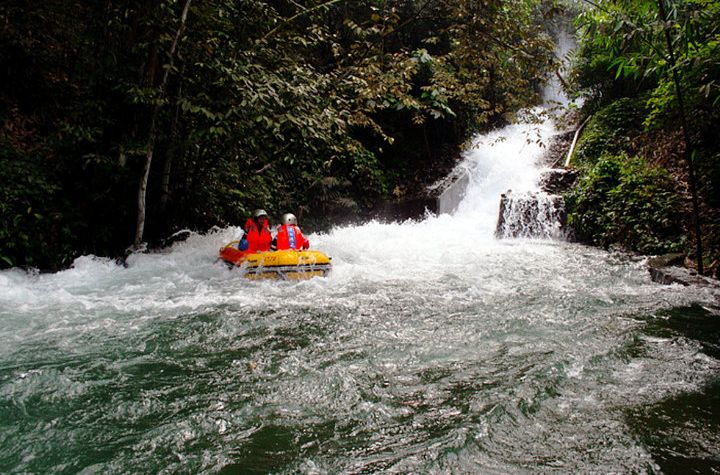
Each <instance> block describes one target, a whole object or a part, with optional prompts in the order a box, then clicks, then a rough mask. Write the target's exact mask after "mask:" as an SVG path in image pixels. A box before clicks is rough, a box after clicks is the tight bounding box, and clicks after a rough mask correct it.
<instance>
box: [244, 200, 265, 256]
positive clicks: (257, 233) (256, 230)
mask: <svg viewBox="0 0 720 475" xmlns="http://www.w3.org/2000/svg"><path fill="white" fill-rule="evenodd" d="M244 229H245V234H243V237H242V239H240V244H238V249H240V250H241V251H247V252H263V251H269V250H270V242H271V241H272V235H271V234H270V223H269V222H268V214H267V213H266V212H265V210H264V209H256V210H255V211H253V215H252V218H248V220H247V222H246V223H245V228H244Z"/></svg>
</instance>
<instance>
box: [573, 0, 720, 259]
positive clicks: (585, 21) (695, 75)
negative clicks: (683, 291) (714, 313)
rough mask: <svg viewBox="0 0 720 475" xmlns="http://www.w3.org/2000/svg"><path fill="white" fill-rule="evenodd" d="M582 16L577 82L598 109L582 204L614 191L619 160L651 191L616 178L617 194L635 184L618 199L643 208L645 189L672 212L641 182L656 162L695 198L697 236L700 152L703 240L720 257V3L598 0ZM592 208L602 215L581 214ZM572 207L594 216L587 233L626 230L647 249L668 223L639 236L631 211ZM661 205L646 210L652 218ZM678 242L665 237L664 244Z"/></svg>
mask: <svg viewBox="0 0 720 475" xmlns="http://www.w3.org/2000/svg"><path fill="white" fill-rule="evenodd" d="M578 25H579V32H580V49H579V52H578V55H577V62H576V67H575V69H574V84H575V86H576V87H577V90H578V91H581V92H584V93H585V94H586V95H587V97H588V100H587V102H586V104H585V107H584V109H585V112H586V113H587V114H595V115H594V116H593V118H592V120H591V121H590V123H589V125H588V129H587V137H586V138H584V139H583V140H582V142H581V143H580V144H579V147H578V151H577V153H576V155H575V157H576V158H577V162H576V163H577V164H578V165H579V166H581V167H585V169H586V171H587V173H588V176H587V177H586V180H585V181H583V185H582V187H581V188H582V189H581V190H580V191H578V193H579V195H584V196H585V198H583V199H579V200H576V201H575V203H577V204H578V205H581V204H582V203H586V205H587V203H590V201H592V200H590V198H588V197H589V196H595V195H596V194H597V195H606V194H607V193H609V191H610V189H607V188H606V184H605V180H603V179H600V176H604V175H605V174H606V173H609V172H608V168H607V167H608V166H609V163H615V164H616V166H619V167H620V169H622V170H625V172H623V173H634V174H635V175H637V178H638V179H639V180H640V182H639V183H638V184H637V186H638V187H640V189H644V190H645V191H643V192H642V193H636V192H635V190H634V189H632V188H631V187H630V186H625V187H621V189H616V188H614V187H615V186H616V185H615V184H614V185H613V188H612V190H614V191H613V193H620V192H622V191H623V190H625V192H626V193H627V195H626V196H625V198H624V199H619V200H618V202H620V203H621V202H623V201H626V202H628V203H629V204H628V210H630V209H637V204H631V202H632V200H635V199H640V198H641V197H643V196H644V197H645V198H644V199H646V200H647V207H648V208H647V209H649V207H650V206H651V205H654V206H655V208H656V209H657V210H658V211H660V210H663V209H666V208H668V213H669V214H672V213H670V212H669V208H674V205H673V206H670V203H669V201H667V200H666V199H665V198H664V196H666V195H664V194H663V193H660V191H661V190H660V188H658V189H656V190H654V191H653V192H652V193H651V192H649V191H648V190H647V189H646V188H644V187H643V186H642V185H641V183H642V182H643V180H644V179H643V178H642V177H650V176H653V175H654V174H655V173H656V171H655V167H656V166H661V167H663V168H665V169H667V170H669V171H670V172H671V174H672V178H673V180H667V179H664V178H659V177H658V178H657V179H658V183H657V187H663V189H664V191H665V192H666V193H667V196H670V195H671V194H675V193H678V192H680V196H682V197H683V199H684V200H686V202H687V204H685V205H684V206H683V207H682V208H683V209H684V210H685V212H684V214H683V216H682V219H680V220H679V221H678V224H681V225H682V227H683V228H684V229H685V232H686V235H688V236H690V237H691V240H695V239H696V236H695V232H694V228H693V226H691V223H692V222H693V219H692V216H691V214H690V210H691V209H692V207H691V206H690V204H689V203H690V198H689V197H690V194H688V195H685V193H686V191H685V190H687V189H688V187H689V188H690V189H692V187H693V183H692V180H689V178H688V170H689V164H688V163H690V160H691V159H692V162H691V163H692V165H693V168H694V169H695V170H696V175H697V186H696V188H697V190H698V196H699V212H700V216H701V222H703V232H702V235H701V239H702V241H703V243H704V248H705V252H706V255H705V258H706V259H707V260H708V261H712V260H713V259H715V258H717V257H718V256H720V240H719V239H718V237H719V232H718V231H720V227H719V226H718V223H720V213H718V205H719V204H720V203H719V202H718V196H720V193H719V192H720V181H718V178H720V172H719V170H720V161H718V158H719V157H720V154H718V151H719V150H720V135H718V134H717V130H718V127H720V50H719V46H720V2H719V1H717V0H642V1H636V0H632V1H631V0H613V1H602V2H598V3H594V2H593V3H592V7H589V8H587V9H586V10H585V11H584V12H583V13H582V14H581V15H580V16H579V18H578ZM683 125H685V127H683ZM684 131H687V135H685V134H684ZM623 153H627V155H628V156H635V155H637V156H639V157H640V159H642V160H643V161H644V163H645V170H644V171H643V169H642V166H641V165H642V163H643V162H641V161H638V160H639V159H632V160H626V159H622V158H620V157H622V156H623V155H622V154H623ZM683 157H686V158H685V159H683ZM608 160H611V162H608ZM631 182H632V181H631ZM593 187H596V189H594V190H593ZM588 200H590V201H588ZM586 205H585V206H586ZM641 208H642V206H641ZM609 211H612V210H610V209H609ZM584 212H588V213H590V214H592V215H593V216H589V217H587V219H586V218H584V217H583V216H581V214H582V213H584ZM572 213H574V216H573V217H571V220H574V222H575V223H585V224H579V226H580V228H581V229H579V234H580V235H582V236H584V237H585V238H586V239H589V240H591V241H594V242H603V243H607V242H608V239H610V238H616V239H620V240H623V239H626V242H625V244H628V245H630V246H632V247H634V248H635V249H637V250H641V251H643V252H650V251H649V249H652V248H653V245H648V244H647V243H652V242H653V241H655V240H656V236H655V235H656V234H658V233H660V234H663V233H662V230H663V229H666V228H664V226H663V224H662V222H661V221H658V225H657V229H652V230H650V229H648V230H647V236H646V238H643V239H638V238H636V237H633V236H630V235H629V234H628V233H627V232H626V231H627V230H628V229H640V228H642V226H641V227H640V228H638V226H637V223H636V222H635V221H634V218H633V216H632V215H631V213H617V212H615V213H614V214H613V215H612V216H611V217H610V218H608V219H605V220H601V219H600V218H599V217H598V216H594V211H592V210H590V209H587V210H585V209H583V208H578V209H575V210H571V214H572ZM651 214H652V213H650V214H646V216H647V217H648V218H650V216H651ZM662 214H663V215H665V214H667V213H664V212H663V213H662ZM622 216H624V217H625V218H621V217H622ZM658 218H659V217H658ZM623 219H625V220H626V221H623ZM612 223H615V224H612ZM612 226H615V228H616V229H615V230H614V231H612V230H611V229H610V227H612ZM667 237H668V239H669V242H672V243H676V242H678V241H677V240H676V239H675V237H674V236H672V233H670V234H668V235H667ZM660 240H661V241H662V239H660ZM689 242H690V241H688V243H689ZM673 246H674V244H673V245H662V246H658V247H657V249H656V251H659V250H661V249H664V248H668V247H673ZM686 251H688V252H689V251H690V250H689V248H688V249H686Z"/></svg>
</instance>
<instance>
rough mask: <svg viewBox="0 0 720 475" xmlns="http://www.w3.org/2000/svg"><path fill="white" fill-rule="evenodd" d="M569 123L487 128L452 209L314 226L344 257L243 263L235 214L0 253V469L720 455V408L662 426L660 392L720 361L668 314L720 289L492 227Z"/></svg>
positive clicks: (229, 468)
mask: <svg viewBox="0 0 720 475" xmlns="http://www.w3.org/2000/svg"><path fill="white" fill-rule="evenodd" d="M553 131H554V128H553V125H552V124H551V123H550V122H546V123H542V124H539V125H530V124H517V125H512V126H509V127H507V128H505V129H502V130H498V131H496V132H494V133H492V134H489V135H488V136H484V137H479V138H478V139H477V140H476V142H475V144H474V146H473V147H472V148H471V149H470V150H468V152H467V154H466V156H465V159H464V161H463V163H462V164H461V165H460V166H461V167H464V169H465V170H467V173H468V174H469V177H470V180H469V186H468V189H467V190H466V193H465V198H464V199H463V201H462V202H461V203H459V206H458V208H457V211H456V212H455V213H454V214H452V215H449V214H443V215H440V216H430V215H429V216H427V217H426V218H424V219H421V220H417V221H408V222H404V223H390V224H387V223H379V222H370V223H366V224H362V225H358V226H348V227H338V228H334V229H332V230H331V231H330V232H328V233H327V234H314V235H313V234H311V235H310V236H309V238H310V241H311V243H312V248H314V249H319V250H323V251H325V252H327V253H328V254H329V255H331V256H332V257H333V266H334V267H333V271H332V273H331V275H330V276H329V277H328V278H316V279H313V280H310V281H306V282H252V281H247V280H245V279H243V278H241V275H240V273H239V272H238V270H229V269H227V268H226V267H225V266H224V265H222V264H220V263H217V262H215V257H216V256H217V252H218V249H219V248H220V247H221V246H222V245H223V244H225V243H226V242H228V241H230V240H232V239H234V238H236V237H237V236H238V234H239V232H240V229H239V228H227V229H219V230H214V231H212V232H209V233H207V234H205V235H198V234H196V235H192V236H191V237H190V238H189V239H188V240H187V241H186V242H183V243H178V244H176V245H174V246H173V247H172V248H170V249H167V250H166V251H163V252H158V253H152V254H138V255H134V256H132V257H131V258H130V260H129V262H128V264H129V265H128V267H127V268H123V267H120V266H117V265H116V264H115V263H114V262H113V261H111V260H108V259H102V258H95V257H92V256H86V257H82V258H80V259H78V260H77V261H76V262H75V265H74V266H73V268H72V269H69V270H66V271H63V272H59V273H57V274H33V273H26V272H23V271H19V270H9V271H3V272H0V343H1V344H0V472H37V473H76V472H82V473H128V472H144V473H148V472H150V473H154V472H157V473H175V472H192V473H217V472H221V473H238V472H243V473H252V472H257V473H266V472H280V473H297V472H301V473H338V472H340V473H348V472H349V473H356V472H396V473H397V472H399V473H427V472H430V473H518V472H519V473H527V472H542V473H546V472H560V473H563V472H564V473H577V472H603V473H606V472H633V473H642V472H653V471H663V470H666V469H667V468H668V467H670V465H667V464H668V462H667V460H668V457H665V456H664V455H663V454H667V453H669V452H673V451H674V453H675V454H676V455H675V456H676V457H677V454H678V453H679V454H680V457H682V456H683V454H685V456H686V457H687V459H688V460H690V459H692V460H694V462H693V463H700V464H701V465H700V467H701V468H707V467H712V466H713V465H712V464H713V463H716V461H717V458H716V457H717V456H716V455H713V454H717V448H718V440H720V429H719V428H718V424H717V421H715V422H712V421H711V422H709V423H707V424H696V425H695V426H692V431H691V432H689V434H691V436H692V438H693V441H694V442H693V444H691V445H692V446H691V448H690V449H687V448H685V445H683V444H684V442H683V441H682V440H681V439H682V434H683V432H682V430H680V429H678V430H675V431H671V432H672V434H673V437H675V438H676V439H677V440H679V442H677V443H675V445H673V443H672V442H670V445H669V448H665V447H664V446H663V447H660V445H659V443H657V442H653V439H651V438H649V437H647V436H645V435H644V434H647V433H653V430H654V429H652V428H653V427H655V425H656V424H657V420H656V419H654V417H655V416H653V414H655V413H653V412H652V411H651V410H649V409H647V408H649V407H665V406H662V404H665V401H668V400H673V398H681V397H684V395H688V394H697V393H702V391H703V390H704V388H706V387H708V386H712V385H713V384H717V381H718V369H720V362H719V361H718V357H719V356H720V355H719V354H718V351H716V350H717V346H713V344H708V343H707V342H704V341H703V340H702V339H699V338H696V337H691V336H688V335H686V334H685V333H683V331H682V330H681V329H680V328H679V327H675V326H673V325H672V322H675V321H677V319H678V318H684V316H686V315H693V316H694V317H693V318H695V319H696V320H694V321H705V322H710V323H707V328H705V329H704V330H703V332H700V333H708V332H710V333H712V332H714V331H718V330H717V325H716V324H714V323H712V322H715V321H716V320H717V312H718V310H717V309H718V306H717V302H718V300H717V299H718V296H717V295H715V294H714V293H713V292H712V291H710V290H707V289H699V288H683V287H679V286H661V285H658V284H654V283H652V282H651V281H650V279H649V276H648V273H647V271H646V269H645V267H644V263H643V261H642V259H639V258H638V259H635V258H628V257H626V256H622V255H616V254H611V253H607V252H605V251H602V250H598V249H594V248H588V247H584V246H581V245H577V244H571V243H566V242H563V241H559V240H530V239H517V240H512V239H511V240H497V239H495V238H494V230H495V224H496V219H497V213H498V203H499V195H500V193H502V192H505V191H507V190H508V189H513V190H514V191H535V190H536V182H535V181H536V178H537V174H538V173H539V168H540V166H539V165H538V164H537V159H538V157H539V156H540V154H541V153H542V150H543V146H542V145H541V144H542V143H546V141H547V139H548V138H549V137H550V135H551V134H552V133H553ZM538 141H539V142H538ZM301 224H302V223H301ZM697 319H699V320H697ZM713 319H714V320H713ZM698 401H699V402H698ZM705 403H706V400H705V399H702V398H700V399H699V400H696V399H693V400H692V402H691V403H689V404H690V405H695V408H696V409H697V410H698V411H699V412H702V405H703V404H705ZM655 405H660V406H655ZM670 412H672V411H670ZM663 414H665V415H666V416H667V413H663ZM629 415H632V417H630V416H629ZM668 417H672V415H671V416H668ZM664 420H667V418H666V419H664ZM667 430H668V431H669V432H670V429H667ZM687 430H689V429H687ZM688 437H689V436H688ZM698 460H699V461H700V462H698ZM703 463H704V464H705V465H702V464H703Z"/></svg>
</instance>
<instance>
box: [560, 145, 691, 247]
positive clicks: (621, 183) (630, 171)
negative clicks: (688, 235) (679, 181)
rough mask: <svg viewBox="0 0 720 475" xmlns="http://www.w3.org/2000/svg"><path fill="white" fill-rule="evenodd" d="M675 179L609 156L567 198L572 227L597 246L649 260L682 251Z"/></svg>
mask: <svg viewBox="0 0 720 475" xmlns="http://www.w3.org/2000/svg"><path fill="white" fill-rule="evenodd" d="M673 185H674V184H673V180H672V178H671V177H670V175H669V173H668V172H667V171H666V170H664V169H662V168H659V167H648V166H647V165H646V164H645V162H644V160H642V159H640V158H632V159H630V158H628V157H627V156H624V155H619V156H612V155H605V156H603V158H601V159H600V160H599V161H598V162H597V163H595V164H594V165H593V166H592V167H591V168H590V169H589V170H588V172H587V173H586V174H585V175H584V176H583V178H582V179H581V180H580V183H579V185H578V186H576V187H575V188H574V189H573V191H572V192H571V193H570V194H569V195H568V196H567V202H568V204H569V206H570V207H571V208H572V209H573V210H574V212H573V214H571V215H570V216H569V224H570V225H571V226H572V227H573V228H574V229H575V231H576V233H577V234H578V237H579V238H581V239H583V240H586V241H589V242H592V243H593V244H596V245H601V246H608V245H610V244H614V243H622V244H624V245H626V246H628V247H630V248H632V249H635V250H637V251H639V252H642V253H646V254H661V253H665V252H671V251H673V252H674V251H678V250H680V249H681V248H682V244H683V241H684V239H683V233H682V228H680V227H678V226H677V223H678V222H680V218H681V211H682V208H681V206H680V202H679V201H680V200H679V197H678V195H677V193H675V192H674V191H673Z"/></svg>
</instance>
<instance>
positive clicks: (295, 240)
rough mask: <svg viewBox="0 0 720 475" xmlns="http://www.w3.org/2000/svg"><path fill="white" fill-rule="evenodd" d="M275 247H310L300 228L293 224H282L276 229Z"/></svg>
mask: <svg viewBox="0 0 720 475" xmlns="http://www.w3.org/2000/svg"><path fill="white" fill-rule="evenodd" d="M275 239H277V244H276V246H277V249H278V251H280V250H283V249H297V250H300V249H307V248H308V247H310V241H308V240H307V239H305V236H303V234H302V231H300V228H299V227H297V226H296V225H294V224H283V225H282V226H280V229H278V233H277V236H276V238H275Z"/></svg>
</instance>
